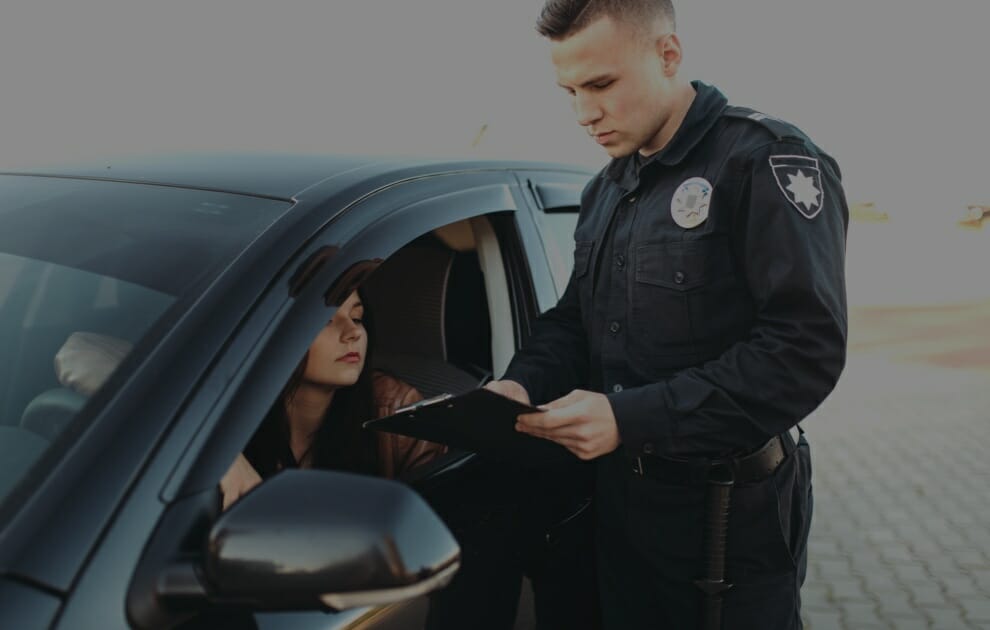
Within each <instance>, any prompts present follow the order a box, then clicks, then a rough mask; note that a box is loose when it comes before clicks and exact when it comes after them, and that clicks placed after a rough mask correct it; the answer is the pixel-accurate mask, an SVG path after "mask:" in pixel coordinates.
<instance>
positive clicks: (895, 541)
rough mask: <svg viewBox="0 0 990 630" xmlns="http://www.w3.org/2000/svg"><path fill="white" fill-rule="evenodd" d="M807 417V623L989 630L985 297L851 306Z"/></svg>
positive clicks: (988, 314) (818, 629)
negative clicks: (836, 371)
mask: <svg viewBox="0 0 990 630" xmlns="http://www.w3.org/2000/svg"><path fill="white" fill-rule="evenodd" d="M803 426H804V427H805V428H806V429H807V430H808V433H809V437H810V440H811V444H812V457H813V462H814V473H813V476H814V480H813V484H814V492H815V515H814V519H813V525H812V532H811V539H810V542H809V554H810V555H809V571H808V579H807V581H806V582H805V586H804V589H803V590H802V597H803V604H804V605H803V616H804V620H805V625H806V628H808V629H809V630H827V629H831V628H838V629H843V630H847V629H856V630H859V629H864V630H866V629H871V628H886V629H890V628H896V629H898V630H901V629H904V630H907V629H913V628H926V629H928V628H936V629H939V630H942V629H945V630H953V629H955V628H962V629H969V628H980V629H990V304H986V303H983V304H969V305H956V306H940V307H937V308H891V309H862V310H859V311H857V312H855V313H853V315H852V318H851V322H850V355H849V360H848V364H847V367H846V370H845V372H844V374H843V377H842V379H841V381H840V382H839V385H838V386H837V388H836V390H835V392H833V394H832V396H830V397H829V399H828V400H826V402H825V403H824V404H823V405H822V407H821V408H820V409H819V410H818V411H816V412H815V414H813V415H812V416H811V417H810V418H808V419H807V420H806V421H805V422H804V423H803Z"/></svg>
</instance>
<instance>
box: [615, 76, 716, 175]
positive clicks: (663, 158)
mask: <svg viewBox="0 0 990 630" xmlns="http://www.w3.org/2000/svg"><path fill="white" fill-rule="evenodd" d="M691 85H692V86H693V87H694V89H695V92H696V94H695V96H694V100H693V101H692V102H691V107H689V108H688V111H687V114H686V115H685V116H684V120H683V121H682V122H681V126H680V127H678V128H677V131H676V132H674V136H673V137H672V138H671V139H670V142H668V143H667V146H665V147H664V148H663V149H661V150H659V151H657V152H656V153H654V154H653V155H651V156H650V157H648V158H640V159H639V160H637V159H636V156H635V155H628V156H625V157H621V158H617V159H614V160H612V162H611V163H610V164H609V165H608V168H607V170H606V175H607V176H608V177H609V178H611V179H612V180H613V181H615V182H616V183H618V184H619V185H620V186H622V187H623V188H625V189H626V190H635V188H636V187H637V186H638V185H639V175H640V173H641V172H642V171H643V170H644V169H646V168H650V167H652V166H653V165H655V164H664V165H666V166H674V165H676V164H679V163H680V162H681V161H682V160H684V158H685V157H687V155H688V153H690V152H691V149H693V148H694V147H695V146H696V145H697V144H698V142H700V141H701V139H702V138H703V137H705V134H707V133H708V131H709V130H710V129H711V128H712V127H713V126H714V125H715V123H716V122H717V121H718V118H719V114H720V113H721V112H722V110H723V109H725V106H726V105H727V104H728V99H726V98H725V95H723V94H722V92H720V91H719V90H718V88H716V87H714V86H712V85H708V84H707V83H702V82H701V81H692V82H691Z"/></svg>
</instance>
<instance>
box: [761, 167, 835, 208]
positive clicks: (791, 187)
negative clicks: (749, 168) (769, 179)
mask: <svg viewBox="0 0 990 630" xmlns="http://www.w3.org/2000/svg"><path fill="white" fill-rule="evenodd" d="M770 167H771V168H772V169H773V176H774V179H776V180H777V187H778V188H780V192H782V193H783V194H784V198H785V199H787V201H788V202H789V203H790V204H791V205H792V206H794V207H795V208H797V211H798V212H800V213H801V215H802V216H804V217H805V218H806V219H814V218H815V217H816V216H818V213H819V212H821V211H822V208H823V207H825V189H824V188H823V187H822V173H821V170H820V169H819V168H818V160H817V159H816V158H813V157H808V156H806V155H771V156H770Z"/></svg>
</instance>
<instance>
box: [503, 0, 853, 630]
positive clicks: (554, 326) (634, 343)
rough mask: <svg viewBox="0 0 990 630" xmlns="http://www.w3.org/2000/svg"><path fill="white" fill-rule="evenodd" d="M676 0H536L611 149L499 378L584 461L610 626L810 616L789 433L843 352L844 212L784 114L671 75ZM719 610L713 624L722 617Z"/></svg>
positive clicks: (589, 118)
mask: <svg viewBox="0 0 990 630" xmlns="http://www.w3.org/2000/svg"><path fill="white" fill-rule="evenodd" d="M674 25H675V22H674V13H673V8H672V6H671V4H670V2H669V0H547V2H546V5H545V6H544V9H543V12H542V14H541V16H540V19H539V21H538V24H537V28H538V31H539V32H540V33H541V34H542V35H544V36H545V37H547V38H549V39H550V41H551V53H552V60H553V63H554V66H555V68H556V73H557V80H558V83H559V84H560V86H561V87H562V88H563V89H565V90H566V91H567V92H568V93H569V94H570V96H571V99H572V104H573V108H574V111H575V113H576V115H577V118H578V122H579V123H580V124H581V126H582V127H583V128H584V129H585V130H586V131H587V133H588V134H589V135H590V136H591V137H592V138H593V139H594V140H595V141H596V142H597V143H598V144H600V145H601V146H602V147H603V148H604V149H605V151H606V152H607V153H608V154H609V156H610V157H611V158H612V160H611V162H610V163H609V164H608V165H607V166H606V167H605V168H604V169H603V170H602V171H601V172H600V173H599V174H598V175H597V176H596V177H595V178H594V179H593V180H592V181H591V182H590V183H589V184H588V186H587V188H586V189H585V191H584V193H583V196H582V200H581V211H580V216H579V219H578V223H577V227H576V230H575V234H574V237H575V241H576V247H575V252H574V270H573V273H572V275H571V279H570V282H569V284H568V286H567V288H566V290H565V292H564V294H563V296H562V297H561V299H560V301H559V303H558V304H557V305H556V306H555V307H554V308H552V309H550V310H549V311H547V312H546V313H545V314H544V315H543V316H542V317H541V319H540V320H539V322H538V323H537V325H536V326H535V329H534V332H533V334H532V336H531V338H530V339H529V341H528V342H527V344H526V346H525V347H524V348H523V349H522V350H521V351H520V352H519V353H518V354H517V355H516V356H515V357H514V359H513V361H512V362H511V364H510V366H509V368H508V370H507V371H506V373H505V375H504V376H503V377H502V380H500V381H496V382H494V383H491V384H489V385H488V387H489V388H490V389H493V390H495V391H498V392H500V393H503V394H505V395H508V396H510V397H513V398H516V399H518V400H522V401H530V400H532V401H534V402H537V403H544V409H546V411H544V412H543V413H539V414H529V415H523V416H520V417H519V420H518V424H517V428H518V429H519V430H520V431H524V432H527V433H529V434H532V435H535V436H538V437H542V438H546V439H550V440H554V441H556V442H558V443H560V444H563V445H564V446H566V447H567V448H568V449H570V450H571V451H572V452H573V453H574V454H576V455H577V456H578V457H580V458H581V459H585V460H590V459H594V460H596V473H597V479H596V492H595V509H596V512H597V515H596V527H597V530H596V534H595V539H596V546H597V560H598V576H599V587H600V597H601V604H602V609H603V610H602V612H603V615H604V622H605V626H606V627H608V628H647V627H649V628H676V629H678V630H679V629H682V628H694V627H702V628H709V627H719V624H721V627H723V628H759V629H771V628H800V627H801V621H800V616H799V613H800V598H799V589H800V586H801V584H802V582H803V580H804V572H805V567H806V555H805V550H806V544H807V536H808V530H809V527H810V522H811V484H810V476H811V464H810V458H809V452H808V446H807V442H806V440H805V439H804V437H803V435H802V436H801V437H800V438H799V439H797V440H795V439H794V437H793V436H792V434H791V430H792V429H793V428H794V427H795V426H796V424H797V423H798V422H799V421H800V420H801V419H803V418H804V417H805V416H806V415H808V414H809V413H810V412H811V411H812V410H813V409H815V407H817V406H818V405H819V404H820V403H821V402H822V400H823V399H824V398H825V397H826V395H828V393H829V392H830V391H831V390H832V388H833V387H834V385H835V383H836V381H837V379H838V377H839V374H840V372H841V371H842V368H843V365H844V362H845V345H846V302H845V282H844V276H843V268H844V256H845V235H846V229H847V224H848V208H847V205H846V201H845V198H844V194H843V191H842V187H841V184H840V173H839V169H838V166H837V165H836V163H835V161H834V160H833V159H832V158H831V157H829V156H828V155H827V154H825V153H824V152H823V151H822V150H821V149H819V148H818V147H817V146H816V145H815V144H814V143H812V141H811V140H810V139H809V138H808V137H807V136H806V135H804V134H803V133H802V132H801V131H799V130H798V129H797V128H796V127H794V126H793V125H791V124H788V123H786V122H783V121H780V120H777V119H774V118H771V117H769V116H766V115H764V114H762V113H759V112H757V111H754V110H751V109H746V108H741V107H733V106H729V105H728V104H727V102H726V99H725V97H724V96H723V95H722V94H721V93H720V92H719V91H718V90H717V89H715V88H714V87H712V86H709V85H705V84H703V83H699V82H688V81H686V80H684V79H683V78H682V77H681V76H680V74H679V66H680V63H681V59H682V49H681V42H680V40H679V38H678V36H677V34H676V33H675V31H674ZM720 619H721V621H720Z"/></svg>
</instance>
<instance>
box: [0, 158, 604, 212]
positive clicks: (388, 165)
mask: <svg viewBox="0 0 990 630" xmlns="http://www.w3.org/2000/svg"><path fill="white" fill-rule="evenodd" d="M506 168H512V169H541V170H543V169H552V170H565V171H577V172H586V170H585V169H582V168H580V167H577V166H574V165H568V164H555V163H550V162H527V161H522V160H477V159H471V158H446V159H443V158H433V159H429V158H420V157H381V156H370V155H341V154H288V153H188V154H168V155H156V156H137V157H135V156H129V157H118V158H108V159H102V160H101V159H90V160H86V161H84V162H77V163H72V164H68V165H58V166H47V167H38V168H32V169H2V171H0V172H2V173H4V174H18V175H45V176H55V177H79V178H87V179H100V180H115V181H129V182H140V183H146V184H161V185H168V186H178V187H183V188H201V189H208V190H218V191H224V192H232V193H239V194H246V195H253V196H259V197H270V198H275V199H284V200H292V199H293V198H294V197H295V196H296V195H298V194H299V193H301V192H302V191H304V190H306V189H308V188H311V187H313V186H315V185H317V184H321V183H330V182H332V180H333V178H334V177H336V176H339V175H342V174H344V173H350V172H354V171H359V170H360V171H363V173H362V174H363V175H365V176H367V177H369V178H370V177H375V176H380V175H388V174H390V173H391V174H393V175H394V176H395V181H398V180H400V179H403V178H404V177H403V176H404V174H408V175H409V176H412V175H414V174H415V175H420V176H421V175H423V174H428V173H436V174H439V173H443V172H450V171H460V170H487V169H506ZM322 192H324V193H326V194H332V193H333V192H334V190H333V186H332V185H331V186H324V187H323V188H322Z"/></svg>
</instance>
